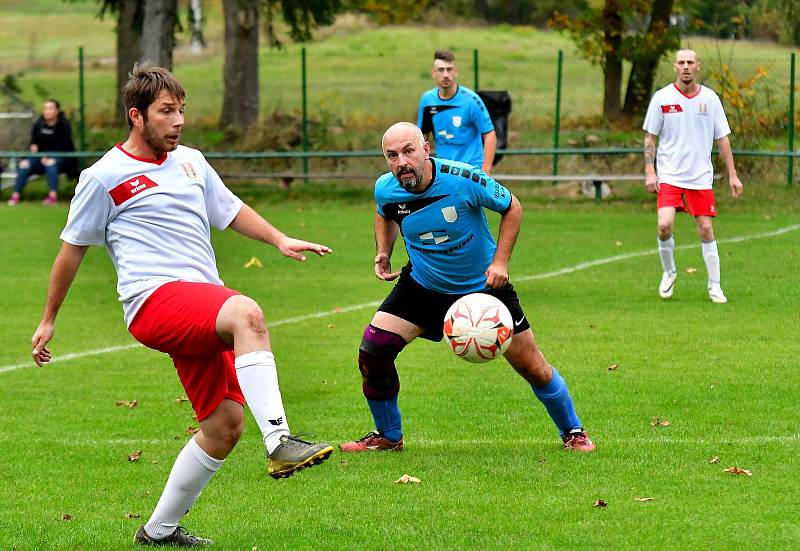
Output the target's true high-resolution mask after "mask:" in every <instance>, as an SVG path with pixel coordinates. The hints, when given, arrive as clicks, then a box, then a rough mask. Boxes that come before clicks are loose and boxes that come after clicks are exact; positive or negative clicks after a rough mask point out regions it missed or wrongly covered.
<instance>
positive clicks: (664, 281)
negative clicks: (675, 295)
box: [658, 272, 722, 299]
mask: <svg viewBox="0 0 800 551" xmlns="http://www.w3.org/2000/svg"><path fill="white" fill-rule="evenodd" d="M676 279H678V272H664V275H662V276H661V285H659V286H658V296H660V297H661V298H663V299H669V298H672V292H673V291H674V290H675V280H676ZM720 292H722V291H720Z"/></svg>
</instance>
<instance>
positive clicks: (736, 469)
mask: <svg viewBox="0 0 800 551" xmlns="http://www.w3.org/2000/svg"><path fill="white" fill-rule="evenodd" d="M722 472H725V473H731V474H745V475H747V476H753V471H748V470H747V469H740V468H739V467H728V468H727V469H722Z"/></svg>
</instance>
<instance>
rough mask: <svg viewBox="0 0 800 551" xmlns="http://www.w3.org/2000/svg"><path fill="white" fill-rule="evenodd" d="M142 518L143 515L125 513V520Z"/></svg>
mask: <svg viewBox="0 0 800 551" xmlns="http://www.w3.org/2000/svg"><path fill="white" fill-rule="evenodd" d="M140 516H142V515H140V514H139V513H125V518H139V517H140Z"/></svg>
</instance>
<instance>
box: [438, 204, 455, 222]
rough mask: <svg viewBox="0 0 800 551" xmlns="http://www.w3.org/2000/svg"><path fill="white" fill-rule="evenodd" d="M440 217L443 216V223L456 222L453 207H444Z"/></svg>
mask: <svg viewBox="0 0 800 551" xmlns="http://www.w3.org/2000/svg"><path fill="white" fill-rule="evenodd" d="M442 216H444V221H445V222H451V223H452V222H455V221H456V220H458V212H456V208H455V207H444V208H443V209H442Z"/></svg>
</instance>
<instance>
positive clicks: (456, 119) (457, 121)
mask: <svg viewBox="0 0 800 551" xmlns="http://www.w3.org/2000/svg"><path fill="white" fill-rule="evenodd" d="M453 126H455V127H456V128H458V127H460V126H461V117H453Z"/></svg>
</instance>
